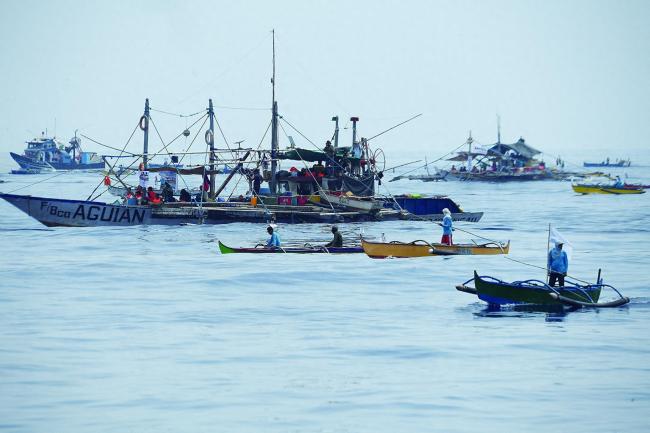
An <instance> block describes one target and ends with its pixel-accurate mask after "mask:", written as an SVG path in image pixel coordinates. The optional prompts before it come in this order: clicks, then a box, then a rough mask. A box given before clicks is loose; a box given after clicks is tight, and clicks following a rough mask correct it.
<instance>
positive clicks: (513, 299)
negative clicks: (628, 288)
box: [456, 271, 630, 308]
mask: <svg viewBox="0 0 650 433" xmlns="http://www.w3.org/2000/svg"><path fill="white" fill-rule="evenodd" d="M472 281H473V282H474V287H471V286H468V284H469V283H470V282H472ZM456 289H457V290H459V291H461V292H465V293H470V294H473V295H477V296H478V298H479V299H480V300H482V301H485V302H487V303H488V305H490V306H499V307H500V306H502V305H527V306H540V307H559V308H562V307H574V308H581V307H597V308H607V307H620V306H621V305H625V304H627V303H628V302H630V299H629V298H627V297H625V296H623V295H621V293H620V292H619V291H618V290H616V289H615V288H614V287H612V286H610V285H608V284H602V281H601V279H600V277H599V278H598V283H596V284H586V285H579V284H577V283H573V282H568V281H567V282H566V283H565V285H564V286H562V287H551V286H549V285H548V284H546V283H545V282H544V281H540V280H525V281H515V282H512V283H508V282H505V281H502V280H499V279H498V278H494V277H490V276H479V275H478V273H477V272H476V271H474V277H473V278H471V279H469V280H467V281H465V282H464V283H463V284H460V285H458V286H456ZM603 289H610V290H613V291H614V292H615V293H616V294H617V295H618V299H615V300H613V301H609V302H598V301H599V299H600V295H601V291H602V290H603Z"/></svg>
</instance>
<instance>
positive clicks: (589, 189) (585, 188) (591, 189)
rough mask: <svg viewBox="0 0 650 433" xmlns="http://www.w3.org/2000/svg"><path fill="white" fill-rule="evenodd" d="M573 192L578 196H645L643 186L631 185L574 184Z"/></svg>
mask: <svg viewBox="0 0 650 433" xmlns="http://www.w3.org/2000/svg"><path fill="white" fill-rule="evenodd" d="M571 187H572V188H573V190H574V191H575V192H577V193H578V194H644V193H645V191H644V189H643V187H642V186H635V185H629V186H624V187H620V188H619V187H615V186H607V185H587V184H573V185H571Z"/></svg>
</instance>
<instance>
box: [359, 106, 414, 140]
mask: <svg viewBox="0 0 650 433" xmlns="http://www.w3.org/2000/svg"><path fill="white" fill-rule="evenodd" d="M422 114H423V113H420V114H416V115H415V116H413V117H411V118H410V119H407V120H405V121H403V122H401V123H398V124H397V125H395V126H391V127H390V128H388V129H387V130H385V131H382V132H380V133H379V134H377V135H374V136H372V137H370V138H368V139H366V141H370V140H372V139H373V138H377V137H379V136H380V135H383V134H385V133H387V132H388V131H390V130H392V129H395V128H397V127H398V126H402V125H403V124H405V123H408V122H410V121H411V120H413V119H417V118H418V117H420V116H422Z"/></svg>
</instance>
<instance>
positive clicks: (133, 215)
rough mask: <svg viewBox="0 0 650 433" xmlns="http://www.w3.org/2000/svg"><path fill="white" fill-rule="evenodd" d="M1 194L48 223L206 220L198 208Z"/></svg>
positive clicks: (93, 224) (89, 224)
mask: <svg viewBox="0 0 650 433" xmlns="http://www.w3.org/2000/svg"><path fill="white" fill-rule="evenodd" d="M0 198H3V199H4V200H6V201H7V202H9V203H11V204H12V205H14V206H15V207H17V208H18V209H20V210H21V211H23V212H25V213H26V214H27V215H29V216H30V217H32V218H34V219H35V220H37V221H38V222H40V223H41V224H44V225H46V226H48V227H57V226H62V227H97V226H135V225H142V224H167V225H174V224H183V223H194V224H196V223H200V222H202V221H203V215H202V211H201V210H200V209H198V208H187V209H164V208H160V207H158V208H157V207H154V206H129V205H120V204H109V203H102V202H96V201H84V200H66V199H58V198H47V197H33V196H29V195H15V194H0Z"/></svg>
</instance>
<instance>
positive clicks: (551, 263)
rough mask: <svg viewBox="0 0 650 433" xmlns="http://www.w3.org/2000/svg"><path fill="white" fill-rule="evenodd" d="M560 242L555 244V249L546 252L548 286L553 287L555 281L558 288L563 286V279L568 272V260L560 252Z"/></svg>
mask: <svg viewBox="0 0 650 433" xmlns="http://www.w3.org/2000/svg"><path fill="white" fill-rule="evenodd" d="M562 245H563V243H562V242H556V243H555V248H553V249H552V250H551V251H549V252H548V270H549V273H548V285H549V286H551V287H555V282H556V281H557V282H558V283H559V285H560V287H562V286H564V277H565V276H566V274H567V271H568V270H569V258H568V257H567V255H566V253H565V252H564V251H562Z"/></svg>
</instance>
